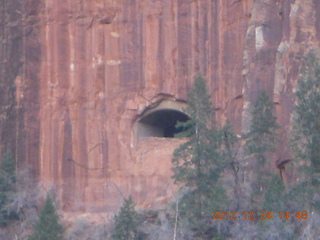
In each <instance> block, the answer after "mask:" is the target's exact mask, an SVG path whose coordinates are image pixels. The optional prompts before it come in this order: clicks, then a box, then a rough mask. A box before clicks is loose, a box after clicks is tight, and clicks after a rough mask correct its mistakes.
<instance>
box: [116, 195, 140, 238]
mask: <svg viewBox="0 0 320 240" xmlns="http://www.w3.org/2000/svg"><path fill="white" fill-rule="evenodd" d="M134 208H135V205H134V202H133V200H132V197H131V196H129V198H127V199H124V203H123V205H122V207H121V208H120V212H119V213H118V215H116V216H115V217H114V229H113V232H112V235H111V237H112V239H113V240H135V239H137V236H138V232H137V227H138V223H137V213H136V211H135V209H134Z"/></svg>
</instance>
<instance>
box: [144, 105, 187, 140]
mask: <svg viewBox="0 0 320 240" xmlns="http://www.w3.org/2000/svg"><path fill="white" fill-rule="evenodd" d="M188 120H189V117H188V116H187V115H186V114H184V113H183V112H181V111H178V110H173V109H159V110H156V111H153V112H151V113H149V114H147V115H145V116H143V117H142V118H141V119H140V120H139V121H138V137H165V138H173V137H175V135H176V134H177V133H180V132H182V131H183V129H182V128H176V124H177V123H178V122H186V121H188Z"/></svg>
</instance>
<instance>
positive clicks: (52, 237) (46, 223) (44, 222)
mask: <svg viewBox="0 0 320 240" xmlns="http://www.w3.org/2000/svg"><path fill="white" fill-rule="evenodd" d="M63 232H64V228H63V226H62V225H61V224H60V222H59V216H58V214H57V211H56V208H55V206H54V204H53V201H52V199H51V197H50V196H49V195H47V198H46V200H45V202H44V204H43V207H42V209H41V210H40V212H39V220H38V221H37V222H36V224H35V225H34V231H33V234H32V235H31V236H30V237H29V239H28V240H61V239H63Z"/></svg>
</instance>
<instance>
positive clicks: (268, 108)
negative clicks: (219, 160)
mask: <svg viewBox="0 0 320 240" xmlns="http://www.w3.org/2000/svg"><path fill="white" fill-rule="evenodd" d="M251 115H252V122H251V126H250V130H249V133H248V134H247V135H246V143H245V149H246V152H247V153H248V154H250V155H253V156H254V157H255V158H256V160H257V171H256V175H257V183H256V184H255V185H254V187H253V192H252V194H253V199H256V204H259V203H258V202H259V200H257V198H258V199H261V197H262V195H263V193H264V191H265V190H266V187H267V186H268V182H269V180H270V173H269V171H267V170H266V169H264V165H265V163H266V162H267V158H268V156H270V155H269V154H270V153H272V152H273V151H274V150H275V143H276V140H277V138H276V130H277V129H278V128H279V125H278V124H277V122H276V120H277V118H276V116H275V114H274V106H273V102H272V100H271V99H270V97H269V96H268V94H267V93H266V92H265V91H264V90H263V91H261V92H260V94H259V95H258V98H257V100H256V102H255V103H254V106H253V110H252V112H251ZM253 204H254V203H253ZM255 206H257V205H255Z"/></svg>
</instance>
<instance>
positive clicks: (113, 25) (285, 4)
mask: <svg viewBox="0 0 320 240" xmlns="http://www.w3.org/2000/svg"><path fill="white" fill-rule="evenodd" d="M0 2H1V5H2V6H1V7H0V10H1V11H0V18H1V22H2V23H3V24H2V27H1V29H0V40H1V49H0V58H1V59H0V60H1V63H2V64H1V79H0V81H1V86H0V98H1V101H0V107H1V119H0V132H1V147H2V149H1V150H3V149H4V148H6V147H8V146H10V147H11V148H12V150H13V152H14V155H15V156H16V158H17V159H18V166H19V167H22V166H23V163H26V164H27V165H28V166H29V167H30V168H31V170H32V172H33V174H34V176H36V177H37V178H38V179H39V181H40V182H41V184H42V185H43V186H44V188H46V189H47V188H50V187H52V186H56V188H57V192H58V195H59V197H60V199H61V200H62V207H63V209H64V210H65V211H85V212H98V211H102V210H104V211H105V210H107V211H110V212H114V211H115V210H117V209H118V207H119V204H120V203H121V199H122V197H123V196H125V197H126V196H128V195H129V194H132V195H133V197H134V199H135V201H136V202H137V204H138V205H140V206H158V205H159V204H162V203H164V202H165V201H166V200H167V199H169V198H170V197H171V196H172V195H173V192H174V189H175V187H174V185H173V183H172V180H171V179H170V176H171V170H170V169H171V162H170V159H171V155H172V151H173V149H174V148H175V147H176V146H177V145H178V144H179V143H181V141H180V140H177V139H172V138H137V136H136V135H137V134H136V130H135V124H136V121H137V120H138V119H139V118H140V117H141V115H142V114H143V113H144V112H145V110H146V109H148V108H152V106H153V105H154V104H156V103H158V102H161V100H168V99H169V100H171V101H173V102H175V101H177V100H186V92H187V89H188V87H190V86H191V85H192V82H193V77H194V75H195V74H196V73H197V72H201V73H202V75H203V76H204V77H205V78H206V79H207V83H208V88H209V91H210V93H211V94H212V100H213V103H214V105H215V107H216V109H217V111H216V112H217V114H216V118H217V121H218V122H219V123H224V122H225V121H226V119H229V120H230V121H231V122H232V123H233V125H234V128H235V131H236V132H237V133H238V134H241V133H242V132H245V131H246V130H248V126H249V123H250V119H249V117H248V116H249V112H250V109H251V106H252V102H253V101H254V100H255V98H256V96H257V94H258V92H259V90H261V89H266V90H267V92H268V93H269V94H270V95H271V96H272V97H273V99H274V102H275V106H276V111H277V115H278V119H279V124H281V125H282V126H283V143H284V144H283V146H282V147H279V152H278V156H276V157H275V158H274V159H273V160H272V161H274V162H276V161H277V159H278V158H279V159H280V158H281V159H282V158H287V157H288V156H289V149H286V148H284V146H285V145H286V141H287V134H288V130H289V127H290V125H289V122H290V117H291V111H292V107H293V104H294V94H293V90H294V86H295V82H296V80H297V77H298V71H299V67H300V65H301V60H302V56H303V55H304V54H305V53H306V52H307V51H308V50H309V49H310V48H312V47H318V45H319V40H320V3H319V1H317V0H294V1H292V0H260V1H252V0H216V1H212V0H193V1H191V0H176V1H173V0H161V1H160V0H130V1H129V0H122V1H113V0H91V1H85V0H67V1H66V0H1V1H0ZM9 130H10V131H9ZM280 149H282V151H280ZM283 149H284V150H283Z"/></svg>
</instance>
